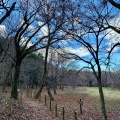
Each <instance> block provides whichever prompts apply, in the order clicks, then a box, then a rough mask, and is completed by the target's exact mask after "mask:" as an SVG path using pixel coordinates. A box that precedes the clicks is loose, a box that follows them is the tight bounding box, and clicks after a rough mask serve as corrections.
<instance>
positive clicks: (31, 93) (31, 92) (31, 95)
mask: <svg viewBox="0 0 120 120" xmlns="http://www.w3.org/2000/svg"><path fill="white" fill-rule="evenodd" d="M30 94H31V98H32V89H31V92H30Z"/></svg>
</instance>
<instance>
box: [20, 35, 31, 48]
mask: <svg viewBox="0 0 120 120" xmlns="http://www.w3.org/2000/svg"><path fill="white" fill-rule="evenodd" d="M26 42H27V38H25V37H22V39H21V42H20V44H21V45H22V46H23V45H25V44H26ZM30 46H32V42H31V41H29V42H28V43H27V47H28V48H29V47H30Z"/></svg>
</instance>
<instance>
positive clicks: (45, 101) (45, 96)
mask: <svg viewBox="0 0 120 120" xmlns="http://www.w3.org/2000/svg"><path fill="white" fill-rule="evenodd" d="M45 105H47V104H46V95H45Z"/></svg>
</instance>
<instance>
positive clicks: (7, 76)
mask: <svg viewBox="0 0 120 120" xmlns="http://www.w3.org/2000/svg"><path fill="white" fill-rule="evenodd" d="M12 68H13V65H11V67H10V69H9V71H8V73H7V75H6V78H5V81H4V85H3V90H2V91H3V92H4V91H5V86H6V83H7V79H9V76H10V73H11V70H12Z"/></svg>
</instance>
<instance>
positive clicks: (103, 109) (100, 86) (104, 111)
mask: <svg viewBox="0 0 120 120" xmlns="http://www.w3.org/2000/svg"><path fill="white" fill-rule="evenodd" d="M99 94H100V101H101V110H102V114H103V116H104V120H107V114H106V107H105V100H104V94H103V89H102V85H101V84H99Z"/></svg>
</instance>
